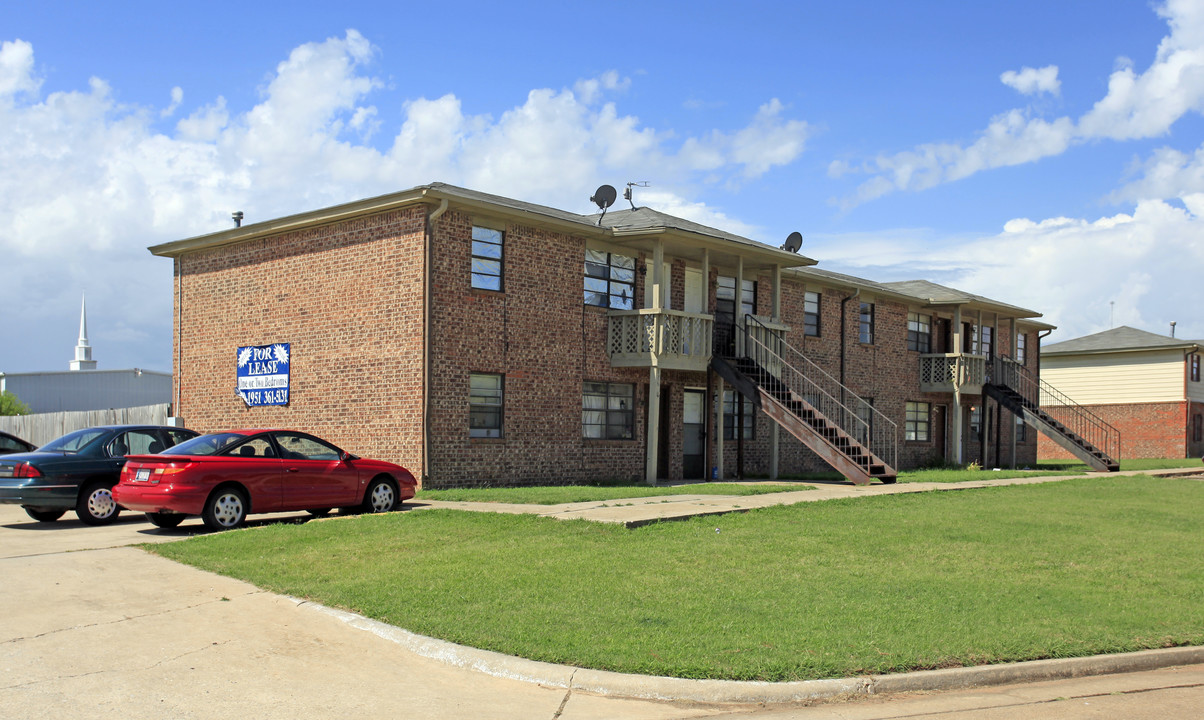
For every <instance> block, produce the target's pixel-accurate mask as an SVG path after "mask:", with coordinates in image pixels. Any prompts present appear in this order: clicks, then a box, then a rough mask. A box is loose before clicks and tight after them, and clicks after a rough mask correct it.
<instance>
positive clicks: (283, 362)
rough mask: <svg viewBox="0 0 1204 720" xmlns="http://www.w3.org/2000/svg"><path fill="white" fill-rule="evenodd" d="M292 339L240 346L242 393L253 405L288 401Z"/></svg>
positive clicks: (240, 391)
mask: <svg viewBox="0 0 1204 720" xmlns="http://www.w3.org/2000/svg"><path fill="white" fill-rule="evenodd" d="M289 347H290V344H289V343H276V344H274V345H251V346H249V347H240V348H239V349H238V394H239V395H241V396H242V399H243V402H245V403H246V404H247V405H248V406H249V407H255V406H256V405H288V379H289V375H288V368H289V359H290V358H289Z"/></svg>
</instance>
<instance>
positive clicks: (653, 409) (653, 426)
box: [644, 365, 661, 485]
mask: <svg viewBox="0 0 1204 720" xmlns="http://www.w3.org/2000/svg"><path fill="white" fill-rule="evenodd" d="M660 429H661V368H660V366H659V365H653V366H652V367H651V368H649V369H648V439H647V447H646V448H645V456H644V462H645V463H646V467H645V468H644V482H646V483H647V484H649V485H656V462H657V450H659V449H660V448H659V445H660V437H661V432H660Z"/></svg>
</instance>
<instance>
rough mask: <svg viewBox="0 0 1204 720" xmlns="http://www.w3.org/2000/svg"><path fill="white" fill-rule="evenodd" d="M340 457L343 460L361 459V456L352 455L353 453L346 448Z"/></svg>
mask: <svg viewBox="0 0 1204 720" xmlns="http://www.w3.org/2000/svg"><path fill="white" fill-rule="evenodd" d="M339 459H340V460H342V461H343V462H351V461H352V460H359V458H358V457H357V456H355V455H352V454H351V453H349V452H347V451H346V450H344V451H343V454H342V455H341V456H339Z"/></svg>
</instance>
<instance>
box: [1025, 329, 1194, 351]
mask: <svg viewBox="0 0 1204 720" xmlns="http://www.w3.org/2000/svg"><path fill="white" fill-rule="evenodd" d="M1201 342H1204V341H1200V340H1183V339H1181V338H1173V337H1168V336H1166V335H1158V334H1155V333H1152V332H1146V331H1145V330H1138V329H1137V328H1131V327H1129V326H1128V325H1121V326H1120V327H1118V328H1112V329H1111V330H1105V331H1103V332H1098V333H1095V334H1094V335H1085V336H1083V337H1080V338H1074V339H1072V340H1064V341H1062V342H1060V343H1054V344H1053V345H1047V346H1045V347H1043V348H1041V354H1042V355H1070V354H1074V353H1101V352H1122V351H1126V350H1167V349H1173V348H1183V349H1187V348H1190V347H1192V346H1195V345H1200V344H1201Z"/></svg>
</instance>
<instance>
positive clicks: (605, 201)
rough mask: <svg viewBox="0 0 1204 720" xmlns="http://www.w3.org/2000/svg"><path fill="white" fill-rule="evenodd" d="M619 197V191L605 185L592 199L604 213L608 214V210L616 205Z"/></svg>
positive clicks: (595, 192) (596, 191)
mask: <svg viewBox="0 0 1204 720" xmlns="http://www.w3.org/2000/svg"><path fill="white" fill-rule="evenodd" d="M618 197H619V191H618V190H615V189H614V187H613V186H611V185H603V186H601V187H599V188H598V189H597V190H595V191H594V196H593V197H591V198H590V202H593V203H594V204H596V205H597V206H598V209H599V210H601V211H602V212H606V208H608V207H610V206H611V205H614V204H615V199H616V198H618Z"/></svg>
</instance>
